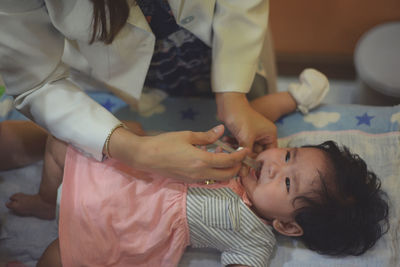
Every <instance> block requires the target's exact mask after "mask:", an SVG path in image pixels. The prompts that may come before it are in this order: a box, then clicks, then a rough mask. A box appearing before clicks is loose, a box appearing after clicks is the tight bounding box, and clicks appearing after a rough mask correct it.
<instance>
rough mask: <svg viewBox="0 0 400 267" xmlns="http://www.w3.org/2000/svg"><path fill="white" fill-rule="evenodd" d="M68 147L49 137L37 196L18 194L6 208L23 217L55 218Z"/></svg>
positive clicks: (13, 196) (11, 198)
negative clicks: (58, 191)
mask: <svg viewBox="0 0 400 267" xmlns="http://www.w3.org/2000/svg"><path fill="white" fill-rule="evenodd" d="M66 151H67V145H66V144H65V143H64V142H61V141H60V140H58V139H56V138H54V137H52V136H49V137H48V139H47V143H46V151H45V156H44V164H43V172H42V181H41V183H40V188H39V192H38V193H37V194H35V195H28V194H24V193H17V194H14V195H12V196H11V197H10V201H9V202H7V203H6V206H7V207H8V208H9V209H10V210H12V211H13V212H15V213H16V214H18V215H21V216H35V217H38V218H41V219H47V220H52V219H54V218H55V208H56V202H57V189H58V187H59V185H60V184H61V182H62V176H63V170H64V161H65V154H66Z"/></svg>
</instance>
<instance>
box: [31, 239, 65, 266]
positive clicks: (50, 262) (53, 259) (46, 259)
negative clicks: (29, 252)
mask: <svg viewBox="0 0 400 267" xmlns="http://www.w3.org/2000/svg"><path fill="white" fill-rule="evenodd" d="M48 266H52V267H61V266H62V265H61V255H60V245H59V241H58V238H57V239H56V240H54V241H53V242H52V243H51V244H50V245H49V246H48V247H47V249H46V250H45V251H44V253H43V255H42V256H41V257H40V259H39V261H38V264H37V267H48Z"/></svg>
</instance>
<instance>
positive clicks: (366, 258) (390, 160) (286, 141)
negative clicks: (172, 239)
mask: <svg viewBox="0 0 400 267" xmlns="http://www.w3.org/2000/svg"><path fill="white" fill-rule="evenodd" d="M326 140H334V141H336V142H338V143H339V144H342V145H346V146H348V147H349V148H350V150H351V151H352V152H353V153H358V154H359V155H360V156H361V157H362V158H363V159H364V160H365V161H366V163H367V165H368V167H369V168H370V169H371V170H373V171H374V172H375V173H376V174H377V175H378V176H379V177H380V179H381V181H382V188H383V190H384V191H386V192H387V193H388V196H389V199H390V204H389V209H390V210H389V214H390V215H389V216H390V217H389V220H390V229H389V232H388V233H387V234H386V235H384V236H383V238H381V239H380V240H378V242H377V243H376V244H375V246H374V247H373V248H372V249H370V250H368V251H367V252H366V253H365V254H363V255H362V256H348V257H329V256H323V255H319V254H317V253H315V252H312V251H310V250H308V249H307V248H305V247H304V246H303V245H302V244H301V243H300V242H297V241H295V240H294V239H292V238H290V237H283V236H281V235H277V240H278V243H277V247H276V250H275V253H274V255H273V257H272V259H271V261H270V264H269V265H268V266H270V267H275V266H281V267H298V266H307V267H321V266H324V267H325V266H327V267H348V266H352V267H366V266H368V267H381V266H388V267H389V266H400V258H399V257H400V256H399V247H400V239H399V238H398V236H399V234H400V233H399V231H400V180H399V177H400V149H399V147H400V133H399V132H392V133H385V134H367V133H364V132H360V131H355V130H348V131H333V132H332V131H314V132H301V133H298V134H294V135H291V136H289V137H286V138H282V139H279V140H278V143H279V146H280V147H287V146H289V147H292V146H302V145H308V144H320V143H322V142H323V141H326ZM219 262H220V259H219V253H218V252H217V251H215V250H209V249H208V250H199V249H189V250H187V252H186V253H185V254H184V256H183V258H182V259H181V263H180V265H179V266H181V267H185V266H190V267H202V266H208V267H217V266H220V264H219Z"/></svg>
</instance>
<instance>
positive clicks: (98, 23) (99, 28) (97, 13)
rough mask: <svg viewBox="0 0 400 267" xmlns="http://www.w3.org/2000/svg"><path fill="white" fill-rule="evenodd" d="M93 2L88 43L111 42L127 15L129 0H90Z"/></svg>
mask: <svg viewBox="0 0 400 267" xmlns="http://www.w3.org/2000/svg"><path fill="white" fill-rule="evenodd" d="M90 1H91V2H92V4H93V21H92V26H93V28H92V37H91V39H90V41H89V44H92V43H93V42H95V41H100V42H103V43H105V44H111V43H112V42H113V40H114V38H115V36H116V35H117V34H118V33H119V31H120V30H121V29H122V27H123V26H124V25H125V23H126V21H127V20H128V16H129V3H128V1H129V0H90Z"/></svg>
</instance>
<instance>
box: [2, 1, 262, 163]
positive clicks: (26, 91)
mask: <svg viewBox="0 0 400 267" xmlns="http://www.w3.org/2000/svg"><path fill="white" fill-rule="evenodd" d="M169 4H170V6H171V10H172V12H173V14H174V17H175V19H176V21H177V23H178V24H179V25H180V26H182V27H185V28H186V29H187V30H189V31H191V32H192V33H194V34H195V35H196V36H197V37H199V38H200V39H201V40H202V41H203V42H205V43H206V44H207V45H209V46H211V47H212V57H213V60H212V67H211V68H212V73H211V77H212V78H211V80H212V88H213V91H214V92H229V91H235V92H243V93H246V92H248V90H249V88H250V86H251V83H252V81H253V78H254V75H255V72H256V68H257V63H258V57H259V54H260V51H261V48H262V45H263V39H264V36H265V33H266V27H267V21H268V8H269V6H268V0H246V1H242V0H207V1H206V0H190V1H189V0H169ZM91 22H92V6H91V3H90V1H88V0H21V1H18V2H16V1H10V0H0V25H1V27H0V36H1V38H0V74H1V76H2V78H3V80H4V82H5V85H6V89H7V93H8V94H10V95H13V96H15V97H16V99H15V104H16V107H17V108H18V109H19V110H21V111H22V112H23V113H24V114H25V115H26V116H27V117H29V118H31V119H32V120H34V121H35V122H37V123H38V124H40V125H41V126H43V127H44V128H46V129H47V130H49V131H50V132H51V133H52V134H53V135H55V136H56V137H58V138H60V139H62V140H65V141H67V142H69V143H72V144H74V145H75V146H77V147H79V148H81V149H84V150H85V151H86V152H89V153H90V154H92V155H93V156H94V157H95V158H96V159H101V157H102V153H101V152H102V148H103V145H104V141H105V139H106V137H107V135H108V133H109V131H110V130H111V129H112V128H113V127H114V126H115V125H116V124H118V123H119V121H118V119H116V118H115V117H114V116H113V115H112V114H110V113H109V112H108V111H106V110H105V109H103V108H102V107H101V106H100V105H98V104H97V103H95V102H93V101H90V99H89V97H88V96H87V95H86V94H85V93H83V92H82V91H81V90H80V88H78V87H77V85H76V84H74V83H72V82H71V81H70V80H69V79H68V76H69V74H68V65H67V64H64V63H63V62H62V55H63V52H64V47H65V40H67V42H68V45H69V46H70V47H73V48H74V50H73V51H74V52H76V53H79V54H80V55H81V56H82V57H83V58H84V60H80V61H79V64H80V66H79V68H80V69H81V70H82V69H84V70H85V71H86V72H90V73H89V74H90V75H92V76H93V77H95V78H97V79H100V80H101V81H104V82H106V83H107V84H108V85H110V86H112V87H114V88H116V90H117V91H121V92H122V93H123V94H124V95H128V96H130V97H132V98H135V99H139V97H140V94H141V91H142V88H143V82H144V79H145V76H146V73H147V70H148V67H149V63H150V60H151V56H152V54H153V49H154V42H155V37H154V34H153V33H152V32H151V30H150V27H149V25H148V24H147V21H146V19H145V18H144V16H143V14H142V12H141V10H140V9H139V7H138V6H137V5H133V6H132V7H131V9H130V15H129V19H128V24H127V25H125V26H124V28H123V29H122V31H121V32H120V33H119V34H118V36H117V37H116V39H115V41H114V42H113V44H111V45H108V46H106V45H104V44H102V43H98V42H97V43H94V44H92V45H89V44H88V40H89V39H90V37H91ZM232 29H234V30H232ZM238 36H240V38H237V37H238ZM65 61H68V59H66V60H65ZM68 62H70V61H68ZM85 63H87V68H86V67H82V64H83V66H84V65H85Z"/></svg>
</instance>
